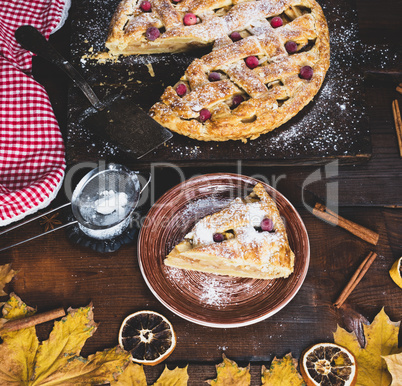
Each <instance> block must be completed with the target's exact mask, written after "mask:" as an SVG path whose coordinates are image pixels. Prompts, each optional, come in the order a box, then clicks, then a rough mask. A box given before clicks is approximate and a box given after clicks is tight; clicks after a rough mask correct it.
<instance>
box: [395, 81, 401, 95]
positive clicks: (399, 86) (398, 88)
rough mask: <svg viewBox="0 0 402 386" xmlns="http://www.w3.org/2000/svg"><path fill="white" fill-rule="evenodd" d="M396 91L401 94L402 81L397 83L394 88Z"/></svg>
mask: <svg viewBox="0 0 402 386" xmlns="http://www.w3.org/2000/svg"><path fill="white" fill-rule="evenodd" d="M396 91H398V92H399V94H402V83H399V85H398V86H397V88H396Z"/></svg>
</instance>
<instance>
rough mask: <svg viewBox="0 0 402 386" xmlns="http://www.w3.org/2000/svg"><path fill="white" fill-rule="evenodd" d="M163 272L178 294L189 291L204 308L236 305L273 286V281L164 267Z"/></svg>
mask: <svg viewBox="0 0 402 386" xmlns="http://www.w3.org/2000/svg"><path fill="white" fill-rule="evenodd" d="M163 271H164V275H165V277H166V279H167V280H168V281H169V282H170V284H171V285H172V286H173V287H175V288H176V289H177V290H178V291H185V292H187V291H189V292H191V295H192V296H193V297H194V298H196V299H198V301H199V303H200V304H201V305H203V306H204V307H214V308H218V309H222V308H227V307H233V306H237V305H238V304H239V302H240V301H241V302H244V301H245V299H248V298H252V297H253V296H256V295H258V294H260V293H263V292H265V291H267V290H269V288H270V287H271V286H272V284H273V281H267V280H255V279H244V278H243V279H241V278H232V277H228V276H220V275H213V274H207V273H202V272H193V271H188V270H184V269H178V268H173V267H167V266H163ZM240 299H241V300H240Z"/></svg>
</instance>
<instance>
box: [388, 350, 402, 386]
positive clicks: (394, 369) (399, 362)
mask: <svg viewBox="0 0 402 386" xmlns="http://www.w3.org/2000/svg"><path fill="white" fill-rule="evenodd" d="M384 359H385V362H386V363H387V367H388V371H389V372H390V373H391V375H392V383H391V385H390V386H402V353H399V354H393V355H387V356H384Z"/></svg>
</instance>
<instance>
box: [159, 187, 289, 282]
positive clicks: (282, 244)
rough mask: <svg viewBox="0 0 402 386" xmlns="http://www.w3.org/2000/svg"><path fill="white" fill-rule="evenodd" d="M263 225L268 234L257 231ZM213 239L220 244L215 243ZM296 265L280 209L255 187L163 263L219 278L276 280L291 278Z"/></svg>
mask: <svg viewBox="0 0 402 386" xmlns="http://www.w3.org/2000/svg"><path fill="white" fill-rule="evenodd" d="M264 219H270V220H272V224H273V229H272V230H271V231H263V230H262V229H261V227H260V226H261V223H262V221H263V220H264ZM265 221H266V220H265ZM217 234H219V235H222V236H223V239H224V240H223V241H220V242H216V241H214V238H215V239H216V235H217ZM214 235H215V236H214ZM222 236H220V238H222ZM294 259H295V256H294V253H293V252H292V250H291V249H290V246H289V242H288V238H287V235H286V229H285V225H284V223H283V221H282V219H281V216H280V214H279V211H278V208H277V207H276V204H275V202H274V200H273V199H272V198H271V197H270V196H269V194H268V193H267V192H266V190H265V189H264V187H263V185H262V184H260V183H258V184H257V185H256V186H255V187H254V189H253V192H252V193H251V194H250V195H249V196H247V197H246V198H244V199H241V198H236V199H235V200H233V201H232V202H231V203H230V204H229V206H227V207H226V208H224V209H222V210H220V211H219V212H216V213H214V214H212V215H209V216H206V217H204V218H203V219H201V220H200V221H199V222H197V223H196V225H195V226H194V227H193V229H192V230H191V231H190V232H189V233H188V234H187V235H186V236H185V237H184V240H183V241H182V242H180V243H179V244H178V245H176V246H175V247H174V249H173V250H172V251H171V252H170V253H169V254H168V256H167V257H166V258H165V260H164V263H165V265H167V266H169V267H175V268H181V269H188V270H194V271H201V272H208V273H213V274H217V275H229V276H235V277H245V278H255V279H276V278H286V277H288V276H289V275H290V274H291V273H292V272H293V268H294Z"/></svg>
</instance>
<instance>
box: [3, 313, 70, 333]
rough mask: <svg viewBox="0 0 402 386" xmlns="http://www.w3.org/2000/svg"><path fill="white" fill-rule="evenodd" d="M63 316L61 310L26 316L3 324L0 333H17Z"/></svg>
mask: <svg viewBox="0 0 402 386" xmlns="http://www.w3.org/2000/svg"><path fill="white" fill-rule="evenodd" d="M65 315H66V312H65V311H64V309H63V308H57V309H56V310H52V311H47V312H43V313H41V314H37V315H32V316H28V317H27V318H23V319H16V320H10V321H9V322H6V323H4V324H3V326H2V327H1V329H0V331H1V332H10V331H17V330H21V329H23V328H28V327H32V326H36V325H37V324H41V323H45V322H49V321H50V320H54V319H57V318H61V317H63V316H65Z"/></svg>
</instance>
